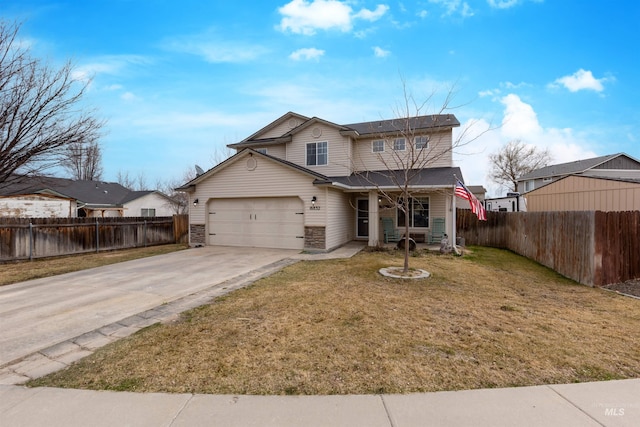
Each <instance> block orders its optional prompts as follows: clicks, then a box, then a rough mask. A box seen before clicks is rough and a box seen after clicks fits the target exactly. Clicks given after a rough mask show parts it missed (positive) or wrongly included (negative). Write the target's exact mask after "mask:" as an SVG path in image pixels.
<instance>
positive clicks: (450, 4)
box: [429, 0, 474, 18]
mask: <svg viewBox="0 0 640 427" xmlns="http://www.w3.org/2000/svg"><path fill="white" fill-rule="evenodd" d="M429 3H434V4H438V5H440V6H442V7H443V8H444V9H445V13H444V16H448V15H457V14H459V15H460V16H462V17H463V18H468V17H471V16H473V15H474V13H473V11H472V10H471V6H469V3H467V2H466V1H465V2H463V1H462V0H429Z"/></svg>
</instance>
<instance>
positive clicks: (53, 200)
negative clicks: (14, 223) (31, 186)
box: [0, 194, 76, 218]
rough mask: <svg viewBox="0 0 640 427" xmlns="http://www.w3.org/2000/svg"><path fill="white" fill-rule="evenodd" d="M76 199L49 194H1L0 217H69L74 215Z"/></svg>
mask: <svg viewBox="0 0 640 427" xmlns="http://www.w3.org/2000/svg"><path fill="white" fill-rule="evenodd" d="M75 211H76V201H75V200H74V199H70V198H67V197H60V196H52V195H49V194H15V195H12V196H0V218H1V217H12V218H35V217H38V218H68V217H71V216H74V215H73V214H74V213H75Z"/></svg>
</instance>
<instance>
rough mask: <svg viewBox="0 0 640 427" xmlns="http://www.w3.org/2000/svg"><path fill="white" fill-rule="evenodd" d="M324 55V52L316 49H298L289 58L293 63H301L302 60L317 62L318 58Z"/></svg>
mask: <svg viewBox="0 0 640 427" xmlns="http://www.w3.org/2000/svg"><path fill="white" fill-rule="evenodd" d="M322 55H324V50H321V49H316V48H315V47H311V48H304V49H298V50H296V51H295V52H293V53H292V54H291V55H289V58H291V59H293V60H294V61H302V60H310V59H315V60H316V61H318V60H319V59H320V57H321V56H322Z"/></svg>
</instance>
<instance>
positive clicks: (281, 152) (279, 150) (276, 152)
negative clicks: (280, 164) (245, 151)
mask: <svg viewBox="0 0 640 427" xmlns="http://www.w3.org/2000/svg"><path fill="white" fill-rule="evenodd" d="M261 148H266V149H267V154H268V155H270V156H273V157H277V158H279V159H283V160H286V158H287V147H286V146H285V145H284V144H279V145H269V146H266V147H261Z"/></svg>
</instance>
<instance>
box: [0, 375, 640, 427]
mask: <svg viewBox="0 0 640 427" xmlns="http://www.w3.org/2000/svg"><path fill="white" fill-rule="evenodd" d="M0 425H2V426H5V425H6V426H65V427H73V426H125V425H128V426H154V427H155V426H229V427H233V426H262V427H268V426H278V427H288V426H305V427H310V426H333V427H336V426H351V427H353V426H367V427H376V426H380V427H408V426H545V427H546V426H563V427H571V426H576V427H578V426H579V427H583V426H612V427H613V426H638V425H640V379H636V380H622V381H607V382H597V383H584V384H568V385H551V386H536V387H520V388H507V389H489V390H467V391H455V392H438V393H424V394H408V395H366V396H362V395H358V396H353V395H349V396H233V395H200V394H198V395H192V394H159V393H144V394H143V393H140V394H138V393H118V392H107V391H84V390H63V389H54V388H34V389H28V388H24V387H21V386H0Z"/></svg>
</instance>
